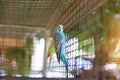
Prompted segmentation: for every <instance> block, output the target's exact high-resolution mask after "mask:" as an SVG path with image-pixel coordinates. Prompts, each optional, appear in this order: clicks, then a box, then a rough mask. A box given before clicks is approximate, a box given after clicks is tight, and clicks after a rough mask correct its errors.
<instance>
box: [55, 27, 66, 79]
mask: <svg viewBox="0 0 120 80" xmlns="http://www.w3.org/2000/svg"><path fill="white" fill-rule="evenodd" d="M53 38H54V46H55V52H56V55H57V60H58V62H59V63H60V60H61V61H62V62H63V63H64V65H65V68H66V73H67V77H68V61H67V59H66V57H65V52H66V49H65V46H66V43H67V38H66V37H65V34H64V33H63V25H58V27H56V28H55V30H54V36H53Z"/></svg>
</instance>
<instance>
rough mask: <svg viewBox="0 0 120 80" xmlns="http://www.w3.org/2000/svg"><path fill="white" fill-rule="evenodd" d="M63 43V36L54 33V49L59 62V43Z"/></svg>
mask: <svg viewBox="0 0 120 80" xmlns="http://www.w3.org/2000/svg"><path fill="white" fill-rule="evenodd" d="M62 43H63V37H62V35H60V34H59V33H56V34H54V45H55V51H56V54H57V59H58V62H60V54H61V45H62Z"/></svg>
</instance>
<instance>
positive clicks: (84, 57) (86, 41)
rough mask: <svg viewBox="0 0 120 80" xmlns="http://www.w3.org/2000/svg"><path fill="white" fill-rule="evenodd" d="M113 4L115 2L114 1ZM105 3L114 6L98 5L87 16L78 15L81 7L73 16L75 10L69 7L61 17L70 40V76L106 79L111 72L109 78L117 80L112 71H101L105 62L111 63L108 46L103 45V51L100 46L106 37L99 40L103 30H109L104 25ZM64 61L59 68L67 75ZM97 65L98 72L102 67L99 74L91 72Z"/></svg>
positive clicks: (68, 54) (68, 49)
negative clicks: (106, 51)
mask: <svg viewBox="0 0 120 80" xmlns="http://www.w3.org/2000/svg"><path fill="white" fill-rule="evenodd" d="M78 3H79V1H78ZM90 4H92V3H90ZM116 4H119V3H116ZM76 5H77V4H76ZM113 5H115V4H114V3H113ZM105 6H111V5H109V3H108V4H105V5H103V6H102V7H100V8H96V9H95V10H94V11H90V13H89V14H87V13H86V14H87V15H86V16H84V18H81V17H79V15H80V14H79V15H76V14H77V13H79V8H78V9H76V8H75V9H74V10H75V12H74V15H73V14H72V13H71V11H70V10H73V9H71V8H70V10H69V9H68V13H66V14H68V15H66V14H65V15H64V16H63V17H62V18H61V23H62V22H63V24H64V25H65V30H64V32H65V34H66V36H67V38H68V43H67V45H66V57H67V60H68V63H69V67H68V68H69V72H68V78H73V77H74V78H76V77H77V78H81V79H88V80H93V78H94V79H104V78H105V79H106V78H107V77H108V76H109V75H111V76H109V77H110V78H112V79H113V80H114V79H116V78H115V76H113V74H111V73H110V72H107V71H105V70H103V71H102V70H101V69H103V67H102V66H103V65H106V63H108V62H109V60H108V54H106V53H104V50H105V49H106V47H105V46H104V47H102V48H101V49H102V50H101V51H100V46H101V44H102V46H103V43H104V40H102V39H100V37H104V35H106V34H105V33H104V30H105V31H106V28H104V27H105V26H106V23H105V22H104V21H105V20H104V16H103V14H104V10H105V9H106V8H107V7H105ZM117 6H118V5H117ZM112 7H113V6H112ZM103 8H104V9H103ZM82 9H84V8H82ZM85 11H86V10H85ZM76 12H77V13H76ZM75 16H76V17H75ZM72 17H74V18H72ZM78 18H81V19H80V20H78ZM74 22H75V23H74ZM106 43H107V42H106ZM95 46H96V48H95ZM110 46H111V47H113V46H112V44H110ZM109 49H110V47H109ZM102 51H103V53H102ZM108 51H110V50H108ZM95 56H96V58H95ZM100 56H101V59H99V58H100ZM112 59H113V58H112ZM112 59H111V60H112ZM99 60H101V61H99ZM56 61H57V60H56ZM56 61H54V62H56ZM85 61H86V62H85ZM61 64H62V63H61ZM61 64H60V66H59V68H60V67H61V70H60V71H61V73H63V75H64V74H65V71H64V69H65V68H64V65H63V64H62V66H61ZM94 64H97V65H98V66H99V67H97V70H96V69H94V70H95V71H98V70H99V69H100V71H99V73H97V74H95V73H94V72H93V71H92V70H93V69H92V68H95V65H94ZM55 66H56V64H55V65H54V68H55ZM57 67H58V66H57ZM62 68H63V69H62ZM60 71H59V72H60ZM63 71H64V72H63ZM105 74H106V75H105Z"/></svg>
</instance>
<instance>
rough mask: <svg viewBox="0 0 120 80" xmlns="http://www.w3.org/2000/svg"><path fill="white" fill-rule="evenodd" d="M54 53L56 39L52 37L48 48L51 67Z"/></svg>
mask: <svg viewBox="0 0 120 80" xmlns="http://www.w3.org/2000/svg"><path fill="white" fill-rule="evenodd" d="M54 53H55V48H54V40H53V39H51V41H50V46H49V49H48V58H49V68H50V64H51V61H52V58H53V54H54Z"/></svg>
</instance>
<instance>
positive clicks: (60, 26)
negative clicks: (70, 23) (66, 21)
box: [55, 24, 63, 32]
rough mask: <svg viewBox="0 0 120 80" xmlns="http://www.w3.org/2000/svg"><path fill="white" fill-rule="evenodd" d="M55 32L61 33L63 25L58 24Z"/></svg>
mask: <svg viewBox="0 0 120 80" xmlns="http://www.w3.org/2000/svg"><path fill="white" fill-rule="evenodd" d="M55 30H56V31H59V32H63V25H61V24H59V25H58V26H57V27H56V28H55Z"/></svg>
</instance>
